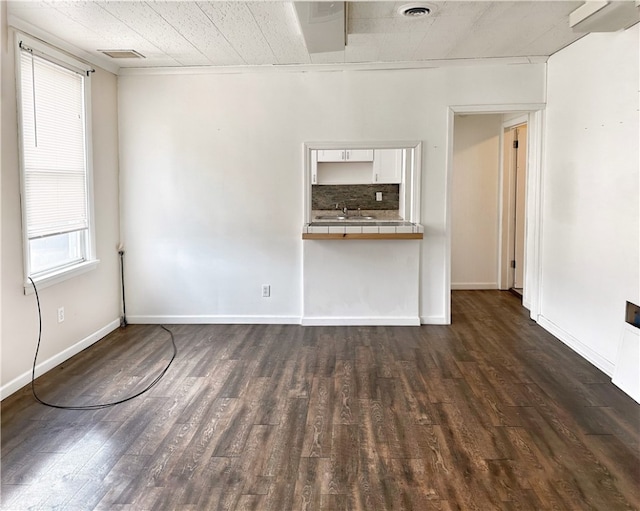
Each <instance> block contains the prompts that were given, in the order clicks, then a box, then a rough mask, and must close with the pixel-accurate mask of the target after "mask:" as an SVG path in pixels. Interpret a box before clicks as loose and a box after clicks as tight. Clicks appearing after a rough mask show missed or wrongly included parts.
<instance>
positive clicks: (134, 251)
mask: <svg viewBox="0 0 640 511" xmlns="http://www.w3.org/2000/svg"><path fill="white" fill-rule="evenodd" d="M146 73H148V72H146ZM146 73H141V74H138V75H135V74H127V75H124V76H121V77H120V79H119V120H120V150H121V160H120V163H121V169H122V178H121V197H122V210H121V212H122V225H123V239H124V242H125V248H126V250H127V264H128V272H127V296H128V302H127V307H128V310H127V312H128V318H129V319H130V320H131V321H169V320H170V321H177V320H183V321H217V320H219V321H226V320H229V319H232V320H252V319H255V320H258V321H260V320H264V321H267V320H269V321H271V320H273V321H292V322H297V321H299V319H300V316H301V307H302V303H301V302H302V299H301V288H302V286H301V267H302V243H303V242H302V240H301V224H302V218H303V215H302V197H303V190H302V183H303V159H302V144H303V142H305V141H391V140H422V141H424V145H423V160H422V161H423V168H422V172H423V174H422V223H423V224H424V225H425V239H424V241H423V243H422V246H421V254H420V257H421V281H420V316H421V318H422V320H423V321H424V322H445V321H446V307H445V304H446V301H447V300H448V295H447V293H446V289H445V285H446V278H445V277H446V271H445V268H446V264H445V257H446V240H447V238H446V233H445V223H446V219H445V201H446V196H447V193H446V192H447V190H446V171H445V169H446V158H447V154H446V153H447V120H448V106H450V105H483V104H509V103H540V102H543V100H544V82H545V66H544V65H539V64H535V65H533V64H532V65H513V66H495V67H482V66H469V67H462V66H461V67H450V68H442V69H422V70H395V71H334V72H304V73H303V72H294V71H291V72H264V71H262V72H260V71H255V72H244V73H237V74H198V75H193V74H192V75H189V74H174V75H153V74H151V75H150V74H146ZM371 256H372V257H375V254H371ZM262 284H270V285H271V286H272V287H271V289H272V297H271V298H268V299H264V298H261V296H260V288H261V285H262Z"/></svg>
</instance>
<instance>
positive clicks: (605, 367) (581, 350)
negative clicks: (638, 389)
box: [538, 315, 614, 376]
mask: <svg viewBox="0 0 640 511" xmlns="http://www.w3.org/2000/svg"><path fill="white" fill-rule="evenodd" d="M538 324H539V325H540V326H541V327H542V328H544V329H545V330H546V331H547V332H549V333H550V334H552V335H554V336H555V337H557V338H558V339H559V340H560V341H562V342H563V343H564V344H566V345H567V346H569V348H571V349H572V350H573V351H575V352H576V353H578V355H580V356H582V357H583V358H585V359H586V360H588V361H589V362H591V363H592V364H593V365H594V366H596V367H597V368H598V369H600V370H601V371H602V372H603V373H605V374H606V375H607V376H612V375H613V370H614V363H613V362H611V361H610V360H607V359H606V358H604V357H603V356H601V355H600V354H598V353H596V352H595V351H593V350H592V349H591V348H589V346H587V345H586V344H584V343H582V342H581V341H579V340H578V339H576V338H575V337H574V336H573V335H571V334H570V333H569V332H566V331H565V330H563V329H562V328H560V327H559V326H558V325H556V324H555V323H553V322H551V321H549V320H548V319H547V318H545V317H544V316H542V315H540V316H538Z"/></svg>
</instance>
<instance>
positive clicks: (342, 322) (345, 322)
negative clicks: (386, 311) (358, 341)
mask: <svg viewBox="0 0 640 511" xmlns="http://www.w3.org/2000/svg"><path fill="white" fill-rule="evenodd" d="M300 324H301V325H303V326H420V318H419V317H418V316H415V317H413V316H371V317H364V316H328V317H325V316H305V317H303V318H302V321H301V323H300Z"/></svg>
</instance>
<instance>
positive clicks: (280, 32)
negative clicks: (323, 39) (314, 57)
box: [249, 2, 311, 64]
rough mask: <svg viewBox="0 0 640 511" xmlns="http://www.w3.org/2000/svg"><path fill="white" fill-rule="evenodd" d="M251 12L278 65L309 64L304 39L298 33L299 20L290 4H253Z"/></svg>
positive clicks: (250, 8) (250, 6)
mask: <svg viewBox="0 0 640 511" xmlns="http://www.w3.org/2000/svg"><path fill="white" fill-rule="evenodd" d="M249 10H250V11H251V14H253V18H254V19H255V20H256V23H257V24H258V26H259V27H260V28H261V31H262V35H263V36H264V38H265V39H266V41H267V44H268V45H269V48H271V51H272V52H273V55H274V56H275V58H276V62H277V63H278V64H309V63H310V62H311V59H310V57H309V53H308V52H307V49H306V48H305V45H304V38H303V37H302V34H301V33H298V32H297V29H296V26H297V23H298V21H297V19H296V16H295V13H294V11H293V5H292V4H291V3H290V2H278V3H275V4H273V3H267V2H252V3H250V4H249Z"/></svg>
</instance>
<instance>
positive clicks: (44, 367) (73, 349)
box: [0, 318, 120, 399]
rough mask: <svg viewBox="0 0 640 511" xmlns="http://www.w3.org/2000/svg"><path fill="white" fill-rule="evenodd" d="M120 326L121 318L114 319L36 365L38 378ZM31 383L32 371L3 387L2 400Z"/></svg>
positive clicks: (1, 390) (0, 397)
mask: <svg viewBox="0 0 640 511" xmlns="http://www.w3.org/2000/svg"><path fill="white" fill-rule="evenodd" d="M119 326H120V319H119V318H117V319H114V320H113V321H111V322H110V323H108V324H107V325H105V326H103V327H102V328H100V329H99V330H96V331H95V332H93V333H92V334H90V335H88V336H87V337H85V338H84V339H82V340H81V341H79V342H77V343H75V344H74V345H73V346H69V347H68V348H67V349H65V350H63V351H61V352H60V353H57V354H56V355H54V356H53V357H51V358H49V359H47V360H45V361H44V362H40V363H39V364H38V365H36V378H37V377H38V376H41V375H43V374H44V373H46V372H47V371H50V370H51V369H53V368H54V367H56V366H57V365H59V364H62V363H63V362H65V361H67V360H69V359H70V358H71V357H73V356H74V355H77V354H78V353H80V352H81V351H82V350H84V349H86V348H88V347H89V346H91V345H92V344H95V343H96V342H98V341H99V340H100V339H102V338H103V337H105V336H106V335H108V334H110V333H111V332H113V331H114V330H115V329H117V328H118V327H119ZM30 382H31V371H27V372H26V373H23V374H21V375H20V376H18V377H16V378H14V379H13V380H11V381H10V382H9V383H7V384H5V385H3V386H2V387H1V388H0V399H5V398H6V397H8V396H10V395H11V394H13V393H14V392H17V391H18V390H20V389H21V388H22V387H24V386H25V385H28V384H29V383H30Z"/></svg>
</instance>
